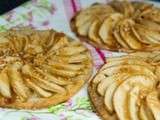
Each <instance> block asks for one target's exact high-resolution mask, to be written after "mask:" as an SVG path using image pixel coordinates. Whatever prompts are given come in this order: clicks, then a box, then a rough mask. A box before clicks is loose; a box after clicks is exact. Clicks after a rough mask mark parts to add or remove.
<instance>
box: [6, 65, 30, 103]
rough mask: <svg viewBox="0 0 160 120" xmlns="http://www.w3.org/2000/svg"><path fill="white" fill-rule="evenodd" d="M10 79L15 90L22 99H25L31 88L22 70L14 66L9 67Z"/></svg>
mask: <svg viewBox="0 0 160 120" xmlns="http://www.w3.org/2000/svg"><path fill="white" fill-rule="evenodd" d="M7 70H8V74H9V79H11V86H12V88H13V90H14V92H15V93H16V94H17V95H18V96H19V97H20V99H21V100H25V99H27V98H28V97H29V93H30V91H29V89H28V87H27V86H26V85H25V83H24V81H23V78H22V76H21V74H20V72H19V71H18V70H17V69H16V68H13V67H9V68H8V69H7Z"/></svg>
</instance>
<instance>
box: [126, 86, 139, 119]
mask: <svg viewBox="0 0 160 120" xmlns="http://www.w3.org/2000/svg"><path fill="white" fill-rule="evenodd" d="M139 92H140V88H139V87H138V86H135V87H134V88H132V89H131V90H130V92H128V102H127V103H128V111H129V118H130V120H139V117H138V109H139V106H138V100H139Z"/></svg>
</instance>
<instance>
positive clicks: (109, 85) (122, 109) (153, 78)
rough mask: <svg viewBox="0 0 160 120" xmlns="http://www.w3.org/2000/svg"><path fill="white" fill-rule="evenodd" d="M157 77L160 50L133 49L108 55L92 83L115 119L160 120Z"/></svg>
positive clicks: (159, 75)
mask: <svg viewBox="0 0 160 120" xmlns="http://www.w3.org/2000/svg"><path fill="white" fill-rule="evenodd" d="M159 77H160V52H136V53H131V54H129V55H126V56H121V57H113V58H108V59H107V64H105V65H104V66H103V67H102V68H101V69H100V71H99V72H98V74H97V75H96V77H95V78H94V79H93V81H92V84H97V87H96V92H97V94H98V95H99V96H100V97H102V98H103V101H102V102H103V103H104V106H103V107H105V110H106V111H107V113H108V114H109V115H111V116H112V115H113V114H116V116H117V119H118V120H159V118H160V114H159V113H160V97H159V96H160V91H159V85H160V84H159V80H160V79H159ZM97 99H98V98H97ZM95 107H96V106H95ZM99 112H101V111H99ZM114 120H116V119H114Z"/></svg>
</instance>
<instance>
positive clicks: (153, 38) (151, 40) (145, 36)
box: [136, 25, 160, 44]
mask: <svg viewBox="0 0 160 120" xmlns="http://www.w3.org/2000/svg"><path fill="white" fill-rule="evenodd" d="M138 26H139V25H137V27H136V30H137V31H138V33H139V35H140V36H141V37H142V39H141V41H142V42H144V43H147V44H160V38H159V37H160V34H159V33H158V32H156V31H153V30H152V31H151V30H149V29H147V28H144V27H143V26H142V25H141V27H138Z"/></svg>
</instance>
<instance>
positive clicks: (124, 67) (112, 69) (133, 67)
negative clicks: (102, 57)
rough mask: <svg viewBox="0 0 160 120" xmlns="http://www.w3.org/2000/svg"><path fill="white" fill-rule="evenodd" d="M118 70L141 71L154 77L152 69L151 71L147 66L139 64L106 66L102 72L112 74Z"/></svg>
mask: <svg viewBox="0 0 160 120" xmlns="http://www.w3.org/2000/svg"><path fill="white" fill-rule="evenodd" d="M118 72H129V73H133V72H137V73H138V72H139V73H141V72H142V73H145V74H147V75H150V76H152V77H154V78H156V76H155V74H154V73H153V71H151V70H150V69H148V68H147V67H145V66H141V65H118V66H113V67H109V68H106V69H105V70H103V71H102V73H104V74H106V75H113V74H116V73H118Z"/></svg>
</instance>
